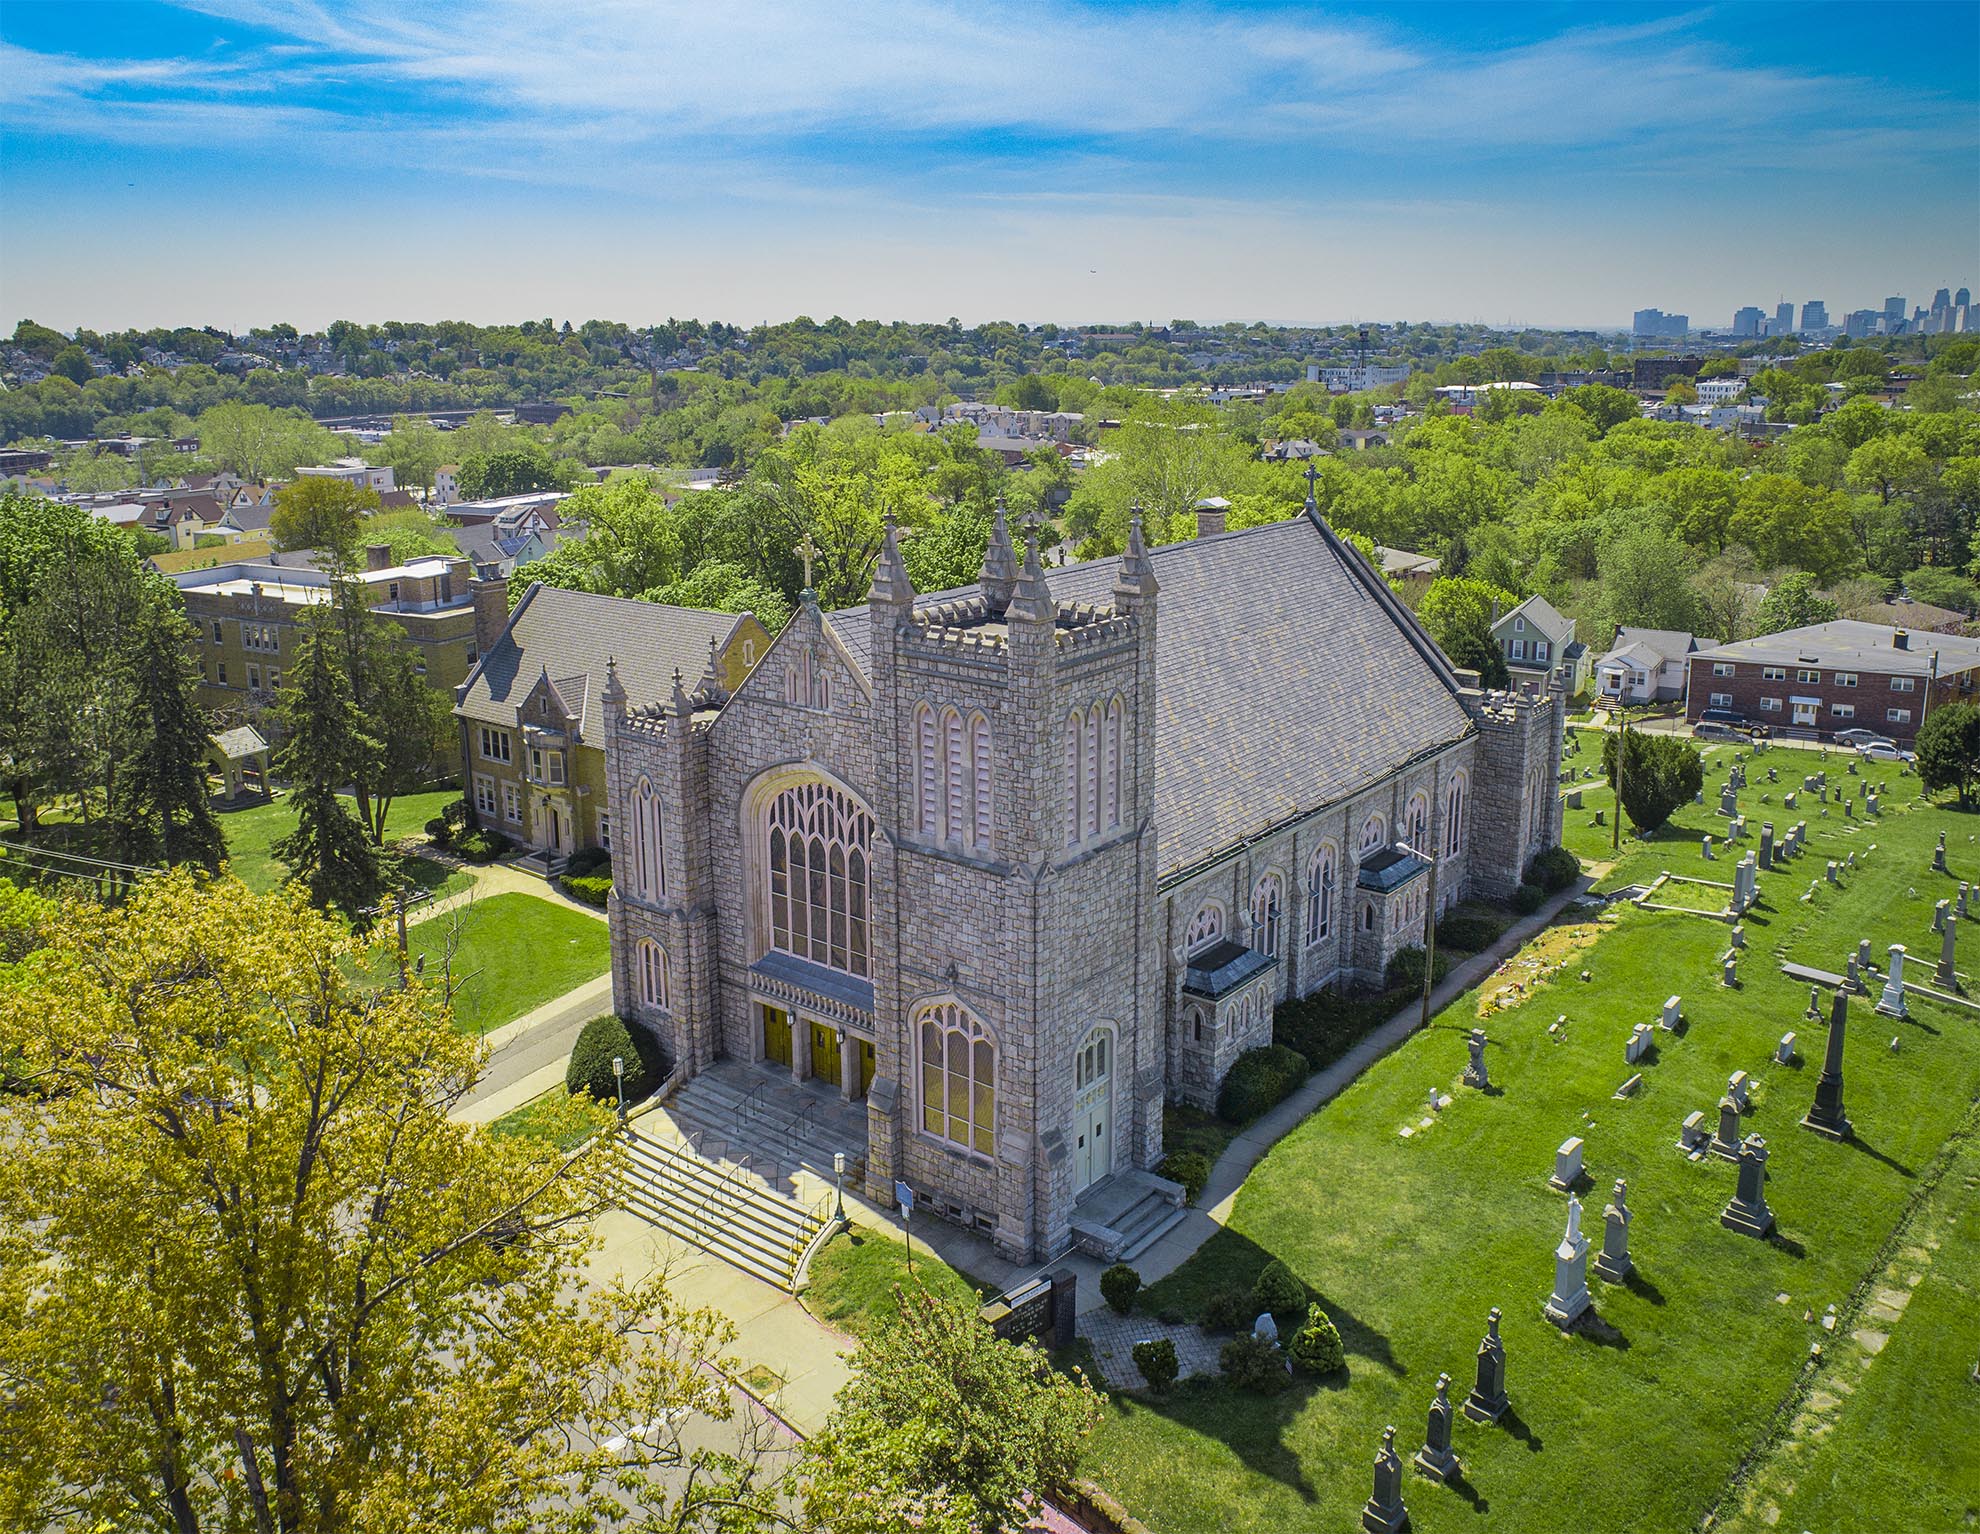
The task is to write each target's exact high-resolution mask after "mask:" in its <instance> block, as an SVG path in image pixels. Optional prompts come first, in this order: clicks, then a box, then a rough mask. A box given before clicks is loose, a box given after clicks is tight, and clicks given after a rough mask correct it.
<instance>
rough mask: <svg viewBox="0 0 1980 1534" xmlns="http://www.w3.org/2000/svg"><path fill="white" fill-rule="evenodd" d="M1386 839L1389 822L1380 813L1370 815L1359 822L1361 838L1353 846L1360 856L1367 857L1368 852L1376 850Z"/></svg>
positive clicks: (1387, 837)
mask: <svg viewBox="0 0 1980 1534" xmlns="http://www.w3.org/2000/svg"><path fill="white" fill-rule="evenodd" d="M1388 839H1389V823H1388V822H1387V821H1386V820H1384V819H1383V818H1382V817H1381V816H1380V815H1370V816H1369V817H1368V818H1367V819H1366V820H1364V821H1363V822H1362V823H1361V839H1360V840H1359V841H1358V842H1356V843H1355V848H1356V850H1357V851H1359V853H1360V854H1361V856H1363V857H1367V856H1368V854H1369V853H1371V852H1375V851H1378V850H1379V849H1380V848H1381V846H1382V843H1384V842H1385V841H1387V840H1388Z"/></svg>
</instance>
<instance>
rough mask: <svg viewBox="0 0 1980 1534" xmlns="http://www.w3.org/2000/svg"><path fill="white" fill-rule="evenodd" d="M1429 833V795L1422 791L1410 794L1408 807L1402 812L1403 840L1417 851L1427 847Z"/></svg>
mask: <svg viewBox="0 0 1980 1534" xmlns="http://www.w3.org/2000/svg"><path fill="white" fill-rule="evenodd" d="M1429 835H1430V796H1429V795H1428V794H1424V793H1418V794H1415V795H1412V796H1411V798H1410V801H1409V809H1408V810H1407V811H1405V812H1404V814H1403V840H1404V841H1406V842H1408V843H1409V845H1410V846H1411V847H1412V848H1414V849H1415V850H1416V851H1418V852H1422V851H1424V850H1426V849H1427V848H1428V847H1429V845H1430V844H1429V841H1428V840H1427V838H1428V837H1429Z"/></svg>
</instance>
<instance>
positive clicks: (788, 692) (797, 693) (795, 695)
mask: <svg viewBox="0 0 1980 1534" xmlns="http://www.w3.org/2000/svg"><path fill="white" fill-rule="evenodd" d="M784 701H785V702H786V703H795V704H797V705H798V706H799V707H801V708H814V709H817V710H818V711H819V712H820V713H829V712H831V708H832V678H831V675H830V674H829V673H828V672H827V671H826V669H825V667H824V666H823V664H821V663H820V662H819V660H818V659H817V658H816V657H814V656H813V655H812V653H811V651H810V650H809V649H806V648H803V647H799V648H798V650H797V653H796V654H795V655H793V656H792V657H791V659H790V661H789V663H788V664H786V665H785V667H784Z"/></svg>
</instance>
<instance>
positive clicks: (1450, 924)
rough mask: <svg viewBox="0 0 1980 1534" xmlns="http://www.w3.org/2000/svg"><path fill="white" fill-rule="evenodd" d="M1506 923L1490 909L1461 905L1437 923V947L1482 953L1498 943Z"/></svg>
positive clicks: (1454, 950) (1456, 951)
mask: <svg viewBox="0 0 1980 1534" xmlns="http://www.w3.org/2000/svg"><path fill="white" fill-rule="evenodd" d="M1505 930H1506V923H1505V921H1504V920H1502V919H1501V918H1499V917H1497V916H1495V915H1493V914H1492V913H1491V912H1490V911H1479V910H1467V909H1465V908H1462V907H1460V908H1459V909H1458V910H1455V911H1453V912H1451V914H1450V915H1448V916H1446V917H1445V918H1444V919H1443V920H1442V921H1440V922H1438V923H1437V947H1438V949H1439V950H1440V951H1441V950H1443V949H1447V948H1448V949H1449V950H1451V951H1452V952H1453V953H1482V952H1484V951H1485V950H1486V949H1487V948H1490V947H1491V946H1492V945H1493V944H1494V943H1496V942H1497V941H1498V940H1499V938H1500V937H1501V936H1502V935H1503V934H1504V932H1505Z"/></svg>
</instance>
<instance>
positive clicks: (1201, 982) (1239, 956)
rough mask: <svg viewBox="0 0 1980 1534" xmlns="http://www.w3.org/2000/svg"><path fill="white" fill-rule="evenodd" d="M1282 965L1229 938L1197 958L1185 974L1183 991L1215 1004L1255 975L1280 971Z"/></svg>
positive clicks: (1190, 962)
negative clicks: (1273, 970) (1277, 969)
mask: <svg viewBox="0 0 1980 1534" xmlns="http://www.w3.org/2000/svg"><path fill="white" fill-rule="evenodd" d="M1278 963H1279V961H1278V960H1277V959H1268V958H1266V957H1265V955H1264V954H1262V953H1259V952H1257V951H1256V950H1255V949H1251V948H1247V947H1245V946H1244V945H1243V944H1242V943H1235V942H1232V941H1231V940H1230V939H1228V938H1226V939H1225V940H1224V941H1223V942H1221V943H1218V944H1217V945H1216V946H1215V947H1212V948H1208V949H1205V950H1204V951H1203V952H1202V953H1199V954H1196V955H1194V956H1193V957H1192V958H1191V959H1190V961H1189V968H1188V969H1187V970H1186V971H1184V973H1183V989H1184V990H1185V991H1189V992H1191V993H1193V994H1194V995H1197V996H1208V997H1210V998H1212V999H1213V1000H1214V999H1215V998H1217V997H1219V996H1222V995H1225V994H1226V993H1228V992H1230V991H1234V990H1236V989H1237V988H1238V987H1239V986H1241V985H1243V984H1244V983H1245V982H1246V981H1247V980H1249V979H1251V978H1252V977H1253V976H1255V975H1262V974H1263V973H1264V972H1265V971H1266V970H1268V969H1276V968H1277V967H1278Z"/></svg>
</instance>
